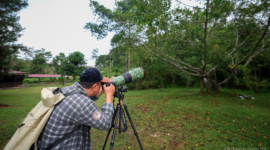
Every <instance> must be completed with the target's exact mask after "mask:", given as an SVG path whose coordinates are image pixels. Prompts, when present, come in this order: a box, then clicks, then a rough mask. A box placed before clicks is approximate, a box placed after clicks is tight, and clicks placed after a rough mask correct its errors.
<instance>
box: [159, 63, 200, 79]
mask: <svg viewBox="0 0 270 150" xmlns="http://www.w3.org/2000/svg"><path fill="white" fill-rule="evenodd" d="M162 59H163V60H164V61H166V62H168V63H170V64H172V65H174V66H176V67H177V68H178V69H180V70H181V71H183V72H184V73H187V74H189V75H192V76H197V77H201V76H202V75H200V74H194V73H190V72H188V71H186V70H184V67H181V66H179V65H177V64H176V63H174V62H172V61H169V60H167V59H165V58H162Z"/></svg>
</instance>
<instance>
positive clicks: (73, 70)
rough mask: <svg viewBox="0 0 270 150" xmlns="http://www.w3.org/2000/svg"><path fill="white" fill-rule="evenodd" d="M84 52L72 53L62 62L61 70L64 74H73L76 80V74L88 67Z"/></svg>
mask: <svg viewBox="0 0 270 150" xmlns="http://www.w3.org/2000/svg"><path fill="white" fill-rule="evenodd" d="M85 65H86V61H85V59H84V54H82V53H81V52H73V53H70V54H69V56H68V57H67V58H65V59H63V61H62V62H61V67H60V72H61V74H62V75H65V74H66V75H71V76H73V79H74V81H75V79H76V76H78V75H80V74H81V72H82V71H83V70H84V69H86V66H85Z"/></svg>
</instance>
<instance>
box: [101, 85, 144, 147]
mask: <svg viewBox="0 0 270 150" xmlns="http://www.w3.org/2000/svg"><path fill="white" fill-rule="evenodd" d="M115 89H117V88H115ZM127 89H128V88H123V85H120V86H119V89H118V91H116V92H115V93H114V95H113V96H114V98H115V97H118V103H117V106H116V110H115V111H114V114H113V119H112V126H111V128H110V129H109V131H108V134H107V137H106V140H105V143H104V145H103V148H102V149H103V150H104V149H105V146H106V143H107V140H108V138H109V135H110V133H111V130H112V128H114V129H113V135H112V140H111V144H110V150H112V149H113V146H114V139H115V133H116V129H118V130H119V134H121V132H125V131H126V130H127V122H126V117H125V112H126V114H127V116H128V119H129V122H130V124H131V126H132V129H133V131H134V135H135V136H136V138H137V141H138V142H139V144H140V147H141V149H142V150H143V147H142V143H141V141H140V139H139V136H138V133H137V131H136V129H135V126H134V124H133V122H132V119H131V116H130V114H129V111H128V109H127V105H126V104H124V103H123V100H124V94H122V92H127ZM113 103H114V100H113ZM123 106H124V109H123V108H122V107H123ZM124 110H125V112H124ZM118 121H119V126H117V123H118ZM121 121H122V122H123V126H124V128H121ZM114 122H115V124H114Z"/></svg>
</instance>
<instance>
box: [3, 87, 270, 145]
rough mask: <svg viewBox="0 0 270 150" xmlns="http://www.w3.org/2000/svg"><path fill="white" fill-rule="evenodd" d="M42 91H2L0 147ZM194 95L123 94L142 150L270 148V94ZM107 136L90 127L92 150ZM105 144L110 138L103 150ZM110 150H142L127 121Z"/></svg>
mask: <svg viewBox="0 0 270 150" xmlns="http://www.w3.org/2000/svg"><path fill="white" fill-rule="evenodd" d="M48 86H49V85H48ZM50 86H52V85H50ZM55 86H58V87H61V85H55ZM43 87H46V86H30V87H27V88H24V89H11V90H1V91H0V103H2V104H8V105H10V107H1V108H0V124H1V126H0V131H1V134H0V149H3V148H4V146H5V145H6V143H7V142H8V140H9V139H10V138H11V136H12V135H13V133H14V132H15V130H16V129H17V126H18V124H19V123H20V122H21V121H22V120H23V119H24V118H25V117H26V115H27V113H28V112H29V111H30V110H31V108H33V107H34V106H35V105H36V104H37V103H38V102H39V100H40V90H41V89H42V88H43ZM198 91H199V89H195V88H190V89H186V88H167V89H164V91H160V90H159V89H154V90H150V89H149V90H139V91H135V90H130V91H129V92H127V93H124V94H125V99H124V103H125V104H126V105H127V106H128V109H129V112H130V114H131V117H132V120H133V123H134V125H135V127H136V130H137V132H138V134H139V138H140V139H141V142H142V144H143V147H144V149H149V150H152V149H155V150H156V149H157V150H165V149H167V150H170V149H176V150H178V149H207V150H208V149H213V150H216V149H224V148H225V149H226V148H227V149H228V148H233V147H234V148H260V149H270V140H269V138H270V114H269V112H270V94H255V93H253V92H250V91H235V92H236V93H240V94H244V95H245V94H246V95H250V96H254V97H255V99H254V100H250V99H246V100H242V99H240V98H238V97H236V96H235V95H233V94H231V91H230V90H222V93H219V94H215V93H213V94H212V95H198ZM104 99H105V97H104V96H102V97H100V99H99V100H98V101H97V102H96V104H97V105H98V107H99V108H101V106H102V104H103V102H104ZM116 103H117V100H116V102H115V105H116ZM106 135H107V131H100V130H96V129H91V139H92V149H93V150H96V149H102V147H103V144H104V141H105V138H106ZM109 144H110V138H109V141H108V142H107V146H106V149H109ZM114 149H117V150H122V149H132V150H138V149H140V147H139V144H138V142H137V140H136V137H135V136H134V134H133V130H132V128H131V126H130V124H129V122H128V130H127V131H126V132H124V133H123V132H122V133H121V134H120V135H119V133H118V132H117V134H116V139H115V145H114ZM256 150H257V149H256Z"/></svg>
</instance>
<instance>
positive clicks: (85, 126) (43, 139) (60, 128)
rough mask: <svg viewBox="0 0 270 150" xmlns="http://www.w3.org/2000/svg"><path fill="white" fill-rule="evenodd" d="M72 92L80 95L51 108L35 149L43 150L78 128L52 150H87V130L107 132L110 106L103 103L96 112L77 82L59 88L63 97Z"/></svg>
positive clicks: (89, 141)
mask: <svg viewBox="0 0 270 150" xmlns="http://www.w3.org/2000/svg"><path fill="white" fill-rule="evenodd" d="M74 90H76V91H80V92H81V93H82V94H74V95H70V96H67V97H66V98H65V99H64V100H62V101H61V102H60V103H58V104H57V105H56V106H55V108H54V110H53V112H52V114H51V116H50V117H49V119H48V121H47V123H46V125H45V127H44V128H43V131H42V132H41V134H40V137H39V139H38V142H37V145H38V148H39V149H41V150H44V149H45V148H47V147H48V146H50V145H51V144H52V143H54V142H55V141H56V140H58V139H60V138H62V137H63V136H64V135H66V134H68V133H70V132H71V131H72V130H73V129H75V127H76V126H78V125H80V126H79V127H78V128H77V130H76V131H75V133H73V135H72V136H71V137H70V138H68V139H66V140H64V141H63V142H62V143H60V144H59V145H57V146H55V147H54V148H53V150H56V149H57V150H58V149H63V150H71V149H72V150H75V149H78V150H89V149H91V139H90V130H91V127H94V128H96V129H100V130H108V129H110V127H111V122H112V117H113V113H114V107H113V105H112V104H111V103H105V104H103V106H102V111H100V110H99V109H98V108H97V106H96V105H95V103H94V101H93V100H92V99H90V98H88V97H87V95H86V92H85V91H84V89H83V88H82V87H81V85H80V84H78V83H77V82H75V83H74V84H73V85H72V86H68V87H64V88H62V92H63V93H69V92H71V91H74Z"/></svg>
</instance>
